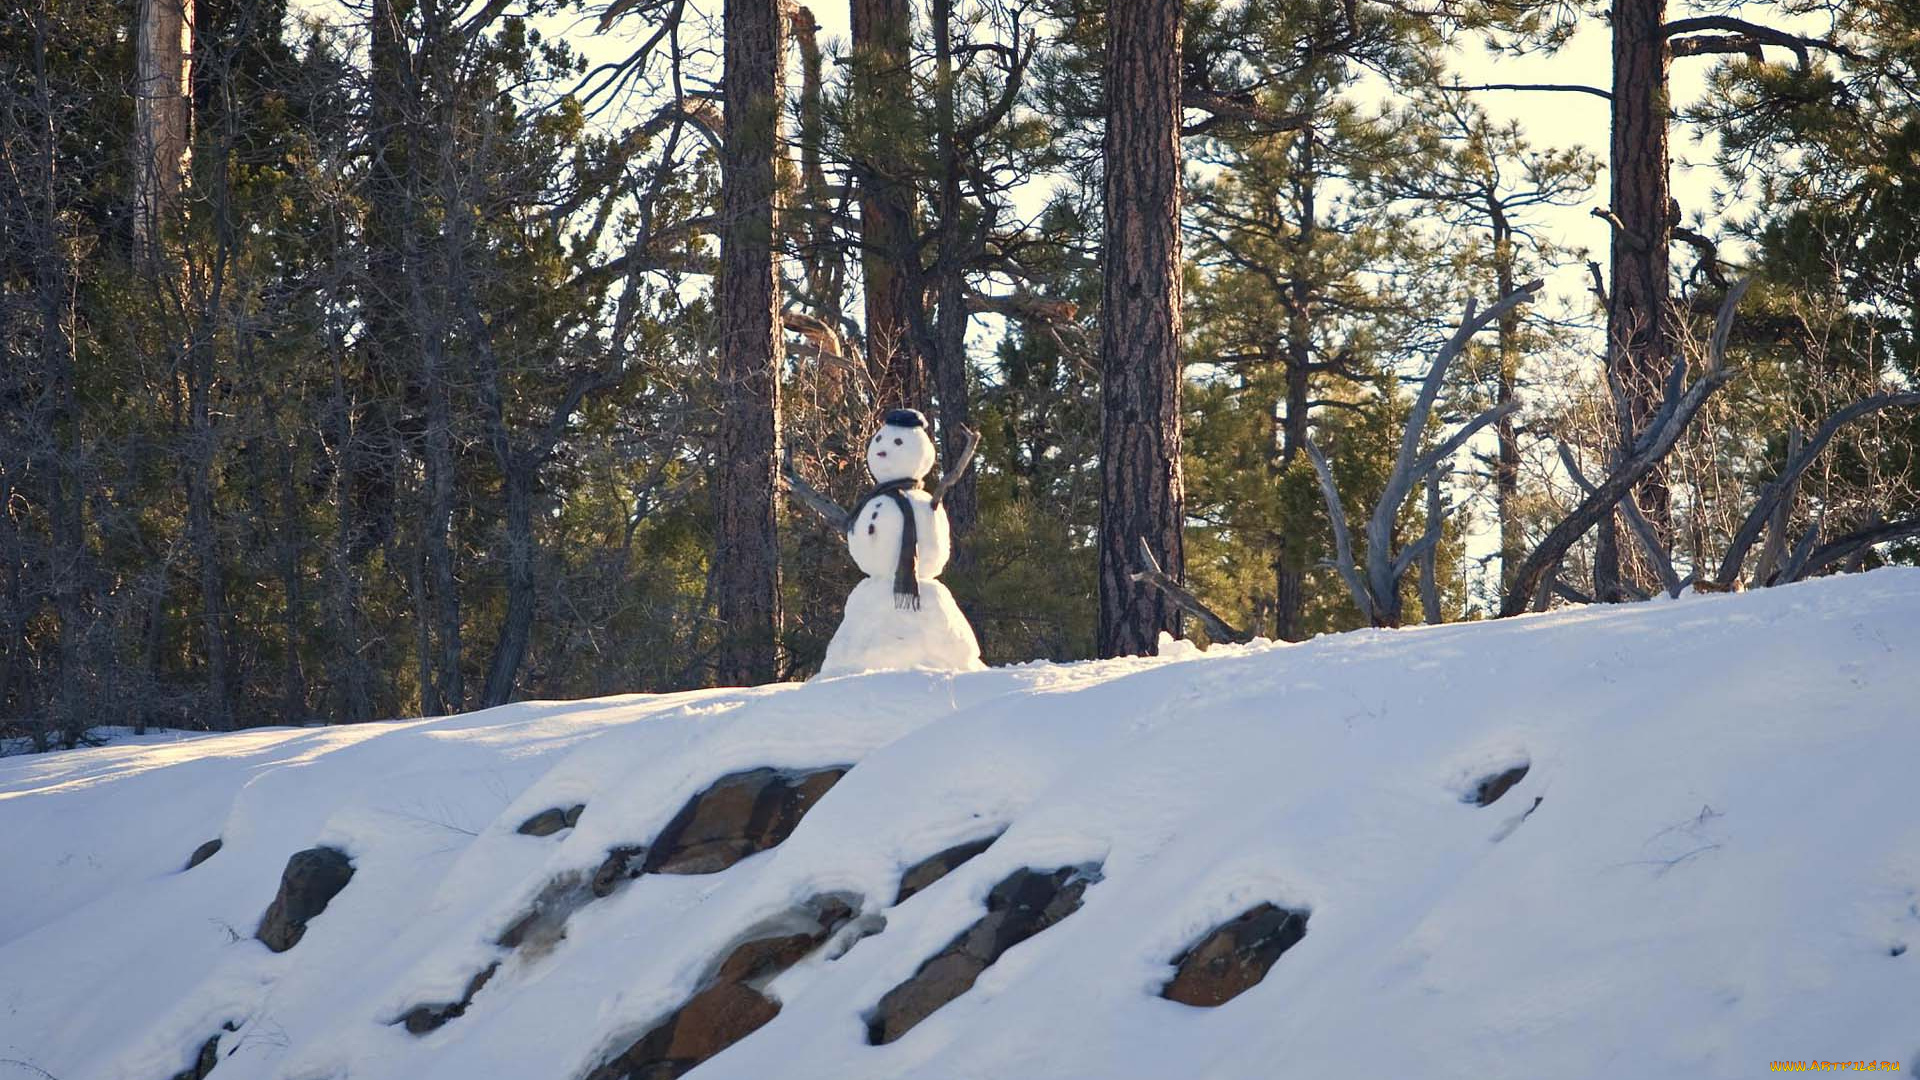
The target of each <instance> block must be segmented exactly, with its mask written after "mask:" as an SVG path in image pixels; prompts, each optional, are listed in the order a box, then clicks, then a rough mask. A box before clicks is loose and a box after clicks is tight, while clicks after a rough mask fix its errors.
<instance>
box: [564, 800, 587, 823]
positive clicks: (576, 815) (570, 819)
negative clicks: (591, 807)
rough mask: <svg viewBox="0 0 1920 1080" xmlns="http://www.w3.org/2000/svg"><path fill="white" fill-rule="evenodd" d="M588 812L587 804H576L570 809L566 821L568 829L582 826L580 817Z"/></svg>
mask: <svg viewBox="0 0 1920 1080" xmlns="http://www.w3.org/2000/svg"><path fill="white" fill-rule="evenodd" d="M586 812H587V804H586V803H576V804H575V805H573V806H570V807H568V808H567V816H566V819H565V820H566V823H567V828H569V829H571V828H573V827H574V826H575V825H578V824H580V815H581V814H584V813H586Z"/></svg>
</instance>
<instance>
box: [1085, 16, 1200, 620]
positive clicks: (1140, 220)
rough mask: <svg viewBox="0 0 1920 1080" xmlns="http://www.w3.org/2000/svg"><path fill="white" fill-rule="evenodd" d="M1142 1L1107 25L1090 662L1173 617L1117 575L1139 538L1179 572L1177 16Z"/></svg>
mask: <svg viewBox="0 0 1920 1080" xmlns="http://www.w3.org/2000/svg"><path fill="white" fill-rule="evenodd" d="M1181 7H1182V0H1140V2H1139V3H1136V4H1131V5H1128V6H1127V9H1126V10H1125V11H1124V12H1122V11H1120V10H1119V9H1117V8H1116V9H1115V11H1114V12H1113V17H1110V18H1109V19H1108V22H1107V61H1106V73H1105V74H1106V105H1107V110H1106V111H1107V131H1106V145H1105V169H1106V192H1105V196H1106V198H1105V207H1106V246H1105V250H1104V255H1103V258H1102V271H1103V275H1104V278H1105V280H1104V291H1103V293H1102V300H1101V309H1100V396H1101V427H1100V626H1099V632H1098V640H1097V647H1098V650H1099V654H1100V655H1101V656H1127V655H1137V654H1145V653H1152V652H1154V651H1155V650H1156V648H1157V647H1158V639H1159V635H1160V633H1161V632H1162V631H1166V632H1169V633H1174V634H1178V633H1179V632H1180V612H1179V609H1178V608H1176V607H1175V606H1174V605H1173V604H1171V603H1169V602H1168V601H1167V600H1166V598H1165V597H1164V596H1163V595H1162V594H1161V593H1160V591H1159V590H1157V589H1154V588H1152V587H1150V586H1138V585H1135V584H1134V583H1133V581H1132V580H1131V578H1130V577H1129V574H1130V572H1131V570H1132V568H1133V565H1132V564H1133V555H1132V552H1133V551H1134V549H1135V547H1136V546H1137V545H1138V544H1139V543H1140V542H1141V541H1142V540H1145V541H1146V544H1147V547H1148V548H1149V549H1150V550H1151V551H1152V552H1153V555H1154V558H1156V559H1158V560H1159V562H1160V565H1161V567H1162V568H1164V569H1165V571H1166V572H1167V573H1168V574H1169V575H1171V576H1172V577H1173V578H1174V579H1176V580H1178V579H1180V578H1181V577H1183V576H1184V574H1185V566H1186V562H1185V546H1184V544H1183V542H1182V537H1181V524H1182V518H1183V514H1184V506H1183V503H1184V497H1185V492H1184V486H1183V483H1182V479H1181V468H1180V422H1181V418H1180V383H1181V370H1180V16H1181Z"/></svg>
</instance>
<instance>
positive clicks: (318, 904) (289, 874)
mask: <svg viewBox="0 0 1920 1080" xmlns="http://www.w3.org/2000/svg"><path fill="white" fill-rule="evenodd" d="M351 880H353V863H352V862H351V861H349V860H348V859H347V856H346V853H345V852H343V851H341V850H339V849H338V848H330V847H316V848H308V849H307V850H305V851H296V852H294V854H293V857H292V858H290V859H288V860H287V868H286V870H284V871H282V872H281V874H280V892H279V893H278V894H277V895H276V896H274V898H273V903H271V904H269V905H268V906H267V912H266V914H265V915H263V916H262V917H261V919H260V927H259V929H258V930H255V931H254V935H253V936H255V937H257V938H259V939H260V940H261V941H263V942H265V943H266V945H267V948H269V949H272V950H273V951H274V952H286V951H287V950H288V949H291V948H293V947H294V946H295V945H298V944H300V939H301V938H302V937H305V936H306V933H307V923H308V922H310V921H312V920H313V919H314V918H315V917H316V916H318V915H319V914H320V913H321V912H323V911H325V910H327V904H328V903H329V902H330V901H332V900H333V898H334V897H335V896H338V895H339V894H340V890H341V889H344V888H346V887H347V882H349V881H351Z"/></svg>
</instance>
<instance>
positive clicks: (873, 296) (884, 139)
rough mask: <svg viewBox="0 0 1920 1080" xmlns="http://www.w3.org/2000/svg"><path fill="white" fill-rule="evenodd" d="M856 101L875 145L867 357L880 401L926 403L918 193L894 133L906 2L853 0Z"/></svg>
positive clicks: (865, 227) (866, 228) (866, 253)
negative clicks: (916, 336) (912, 267)
mask: <svg viewBox="0 0 1920 1080" xmlns="http://www.w3.org/2000/svg"><path fill="white" fill-rule="evenodd" d="M851 14H852V17H853V20H852V21H853V54H854V63H853V85H854V103H855V106H856V107H857V108H863V109H865V110H867V112H868V126H869V129H870V131H869V140H868V142H869V150H868V152H867V154H866V155H864V156H865V158H866V160H864V161H862V162H860V163H859V169H858V174H859V176H858V179H859V185H860V266H861V276H862V279H863V280H864V281H865V283H866V317H867V322H866V326H867V363H868V365H869V370H870V372H871V373H872V375H873V379H874V383H875V385H876V386H878V388H879V399H880V400H879V401H878V403H877V404H879V405H881V406H882V407H895V406H898V407H904V408H910V409H920V410H922V411H924V410H925V409H926V407H927V399H928V391H929V387H928V386H927V378H926V372H925V368H924V365H923V364H922V362H921V360H920V357H919V355H918V354H917V352H916V351H915V349H914V347H913V334H912V329H911V325H910V323H909V321H908V320H909V316H908V310H907V304H908V303H909V300H910V295H909V292H908V275H907V274H906V272H905V271H904V270H903V269H902V267H901V262H902V260H904V259H907V258H909V257H911V252H912V244H913V197H912V192H911V191H910V189H908V187H907V186H906V184H905V183H904V182H903V180H904V177H905V176H906V172H907V166H906V164H905V162H904V161H903V158H904V154H903V153H902V150H903V148H902V147H899V146H897V145H893V132H894V131H896V130H898V128H897V125H898V123H899V122H900V121H901V120H903V119H904V118H905V117H906V116H907V114H908V110H909V105H910V100H909V99H910V86H909V83H908V75H909V72H908V69H907V50H908V47H909V44H910V41H911V36H912V30H913V9H912V5H911V4H910V3H909V2H908V0H853V4H852V12H851Z"/></svg>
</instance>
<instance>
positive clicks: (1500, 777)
mask: <svg viewBox="0 0 1920 1080" xmlns="http://www.w3.org/2000/svg"><path fill="white" fill-rule="evenodd" d="M1529 767H1530V766H1528V765H1527V764H1526V763H1525V762H1522V763H1521V764H1519V765H1515V766H1513V767H1512V768H1510V769H1503V770H1501V771H1500V772H1497V773H1494V774H1493V775H1492V776H1489V777H1486V778H1485V779H1483V780H1481V781H1480V782H1479V783H1477V784H1475V785H1474V786H1473V791H1472V793H1471V794H1470V795H1469V796H1468V798H1469V799H1470V800H1471V801H1472V802H1473V805H1475V806H1492V805H1493V804H1494V803H1495V802H1497V801H1498V800H1499V798H1500V796H1502V795H1505V794H1506V793H1507V792H1509V791H1512V790H1513V785H1515V784H1517V783H1519V782H1520V781H1522V780H1525V779H1526V778H1527V769H1528V768H1529Z"/></svg>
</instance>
